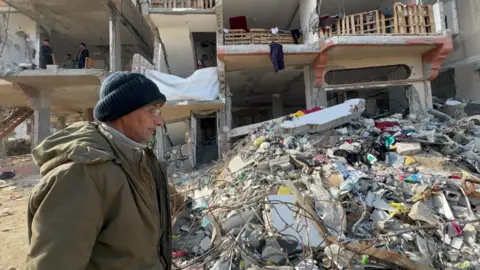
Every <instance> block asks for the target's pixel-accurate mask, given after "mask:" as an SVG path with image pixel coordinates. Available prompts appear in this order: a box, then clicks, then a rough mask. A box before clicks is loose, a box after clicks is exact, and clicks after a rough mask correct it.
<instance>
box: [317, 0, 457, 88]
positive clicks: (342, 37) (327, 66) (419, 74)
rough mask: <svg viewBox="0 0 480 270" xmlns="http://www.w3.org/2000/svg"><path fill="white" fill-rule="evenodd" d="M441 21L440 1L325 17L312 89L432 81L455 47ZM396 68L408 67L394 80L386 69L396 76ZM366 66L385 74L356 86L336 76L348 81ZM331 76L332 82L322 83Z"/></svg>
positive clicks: (356, 83)
mask: <svg viewBox="0 0 480 270" xmlns="http://www.w3.org/2000/svg"><path fill="white" fill-rule="evenodd" d="M443 17H444V16H443V9H442V7H441V2H440V3H438V4H435V5H433V6H432V5H404V4H401V3H396V4H395V5H394V6H393V8H392V9H391V12H387V13H385V12H382V10H373V11H369V12H362V13H356V14H350V15H346V16H344V17H342V18H339V17H336V18H329V21H327V22H325V21H323V22H322V19H324V20H325V18H320V21H321V23H320V29H318V37H319V39H318V42H319V43H320V44H321V50H320V53H319V56H318V58H317V59H316V60H315V62H314V63H313V67H314V68H315V71H316V75H315V77H316V79H315V85H316V86H324V87H327V88H329V87H331V88H334V89H338V88H339V87H344V86H345V85H348V87H350V88H352V87H353V88H355V87H357V88H358V87H361V86H362V85H372V84H384V83H385V82H386V81H388V82H389V83H395V81H398V82H399V83H413V82H418V81H429V80H433V79H434V78H436V76H437V74H438V70H439V68H440V67H441V64H442V62H443V60H444V59H445V58H446V56H447V55H448V54H449V53H450V51H451V50H452V49H453V44H452V37H451V33H450V32H449V31H447V30H445V26H444V23H443V21H442V18H443ZM315 43H316V42H315ZM400 65H406V66H408V72H407V71H405V72H406V73H408V76H406V77H405V76H400V77H398V78H397V79H392V76H391V73H388V70H389V68H384V67H395V68H394V70H395V72H399V70H403V69H402V68H397V67H399V66H400ZM367 68H370V69H377V70H376V71H375V72H378V70H379V69H378V68H384V69H385V70H386V71H385V70H383V71H385V72H386V73H385V76H380V75H378V76H374V77H375V78H376V79H372V80H368V81H362V80H359V81H358V82H346V81H344V80H343V81H342V80H339V79H338V78H339V77H338V76H339V75H340V74H342V75H341V76H349V77H352V74H354V73H358V72H367V73H368V72H370V71H368V70H367ZM347 70H348V71H349V72H351V73H348V72H347ZM383 71H382V72H383ZM405 72H404V73H405ZM406 73H405V74H406ZM329 76H330V77H331V79H330V82H328V80H325V79H324V78H327V77H329ZM353 77H354V76H353ZM377 77H378V78H377ZM394 77H395V76H394ZM372 78H373V77H372Z"/></svg>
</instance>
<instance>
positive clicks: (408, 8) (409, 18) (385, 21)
mask: <svg viewBox="0 0 480 270" xmlns="http://www.w3.org/2000/svg"><path fill="white" fill-rule="evenodd" d="M434 33H435V23H434V19H433V10H432V6H431V5H404V4H402V3H395V5H394V15H393V17H387V16H385V15H384V14H383V13H382V12H380V11H379V10H373V11H368V12H362V13H356V14H351V15H347V16H345V17H344V18H342V19H337V20H336V21H334V24H333V25H332V26H331V27H328V28H327V29H320V30H319V35H320V37H331V36H342V35H387V34H388V35H428V34H434Z"/></svg>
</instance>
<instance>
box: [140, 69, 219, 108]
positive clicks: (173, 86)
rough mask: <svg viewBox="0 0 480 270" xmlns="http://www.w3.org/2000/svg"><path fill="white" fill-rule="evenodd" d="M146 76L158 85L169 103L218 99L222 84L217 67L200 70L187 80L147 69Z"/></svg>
mask: <svg viewBox="0 0 480 270" xmlns="http://www.w3.org/2000/svg"><path fill="white" fill-rule="evenodd" d="M145 76H146V77H147V78H149V79H151V80H152V81H154V82H155V83H156V84H157V86H158V88H159V89H160V91H161V92H162V93H163V94H164V95H165V96H166V97H167V100H168V101H171V100H215V99H217V98H218V92H219V89H220V83H219V82H218V75H217V68H216V67H210V68H202V69H199V70H197V71H195V72H194V73H193V74H192V76H190V77H188V78H186V79H184V78H181V77H177V76H174V75H170V74H166V73H161V72H159V71H156V70H153V69H147V70H146V71H145Z"/></svg>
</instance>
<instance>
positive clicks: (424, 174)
mask: <svg viewBox="0 0 480 270" xmlns="http://www.w3.org/2000/svg"><path fill="white" fill-rule="evenodd" d="M437 103H438V102H437V101H436V104H437ZM437 105H438V104H437ZM464 107H465V106H463V105H462V103H459V102H456V101H449V102H448V104H445V103H443V104H441V108H438V107H437V109H438V110H437V109H430V110H428V113H426V114H425V115H428V117H418V116H416V115H402V114H389V115H384V116H383V118H381V117H377V118H375V119H367V118H362V117H361V115H360V114H361V113H362V112H363V110H364V101H363V100H361V99H355V100H349V101H347V102H345V103H344V104H340V105H337V106H334V107H332V108H327V109H323V110H318V111H315V112H311V113H308V114H305V115H303V114H302V115H300V116H299V117H296V116H293V117H292V116H287V117H284V118H279V119H275V120H274V121H269V122H264V123H260V124H256V125H251V126H249V127H248V128H247V127H241V128H237V129H233V130H232V132H231V133H230V138H238V137H240V136H242V135H243V136H247V137H246V138H244V139H241V140H238V141H237V142H236V143H234V144H233V146H232V149H231V151H230V153H229V154H228V160H227V161H226V162H225V163H223V164H222V163H217V164H214V165H213V166H212V167H209V168H208V167H206V168H203V169H202V170H201V171H197V172H194V173H192V174H188V175H183V176H181V177H179V176H178V175H177V176H176V177H175V178H174V179H177V180H176V181H175V183H177V184H178V185H179V187H177V188H178V190H179V191H180V192H181V193H182V194H184V195H185V197H186V200H185V203H186V204H187V206H188V210H187V211H185V212H184V215H181V216H179V217H178V218H177V222H176V224H175V226H174V235H175V237H174V251H175V252H176V253H175V254H174V255H176V256H174V257H175V260H174V261H175V264H176V266H177V267H178V268H180V269H205V268H206V269H345V268H351V269H361V268H364V269H366V268H369V269H372V268H375V269H453V268H462V269H467V268H469V269H474V268H479V267H480V258H479V257H478V255H477V254H479V251H480V243H479V240H480V239H478V237H477V234H478V232H479V230H480V219H479V218H478V217H477V216H478V214H479V213H478V212H479V211H480V154H479V151H480V140H479V139H478V138H479V136H480V126H478V125H477V124H478V123H479V121H477V119H480V118H479V117H478V116H471V117H469V118H466V115H465V114H463V113H461V111H462V110H463V108H464ZM470 107H471V106H470ZM465 108H466V107H465ZM440 110H441V111H440ZM460 251H461V252H460ZM179 252H182V253H181V254H182V255H181V256H177V255H178V254H179ZM183 252H185V253H183Z"/></svg>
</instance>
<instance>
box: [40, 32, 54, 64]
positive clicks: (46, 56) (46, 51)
mask: <svg viewBox="0 0 480 270" xmlns="http://www.w3.org/2000/svg"><path fill="white" fill-rule="evenodd" d="M47 65H53V50H52V48H51V47H50V41H49V40H48V39H45V40H44V41H43V45H42V46H41V47H40V63H39V66H40V68H42V69H47Z"/></svg>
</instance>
